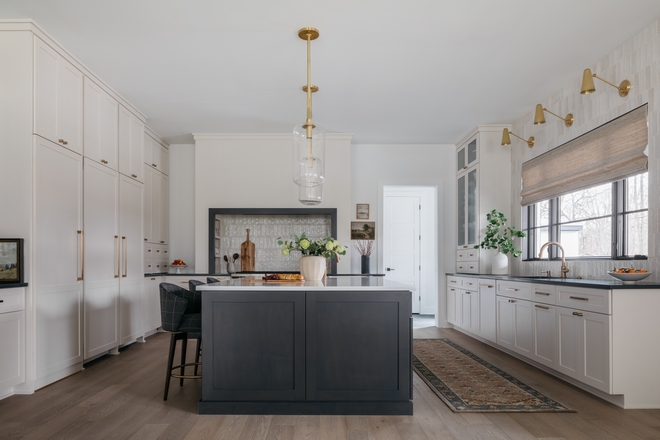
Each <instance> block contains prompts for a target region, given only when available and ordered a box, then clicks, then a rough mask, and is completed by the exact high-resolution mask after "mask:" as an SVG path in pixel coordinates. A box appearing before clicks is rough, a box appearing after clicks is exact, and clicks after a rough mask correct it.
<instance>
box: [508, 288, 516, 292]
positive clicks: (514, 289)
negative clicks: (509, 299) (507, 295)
mask: <svg viewBox="0 0 660 440" xmlns="http://www.w3.org/2000/svg"><path fill="white" fill-rule="evenodd" d="M506 290H513V291H514V292H517V291H518V289H516V288H513V287H507V288H506Z"/></svg>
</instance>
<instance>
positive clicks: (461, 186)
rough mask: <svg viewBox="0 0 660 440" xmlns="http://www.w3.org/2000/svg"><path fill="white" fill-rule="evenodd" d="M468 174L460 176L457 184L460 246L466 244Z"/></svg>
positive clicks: (458, 238)
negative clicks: (466, 182) (466, 186)
mask: <svg viewBox="0 0 660 440" xmlns="http://www.w3.org/2000/svg"><path fill="white" fill-rule="evenodd" d="M466 178H467V176H466V175H465V174H464V175H462V176H461V177H459V178H458V182H457V185H456V190H457V194H456V199H457V200H458V206H457V208H456V211H457V213H456V214H457V219H456V220H457V221H456V223H457V227H458V230H457V231H456V232H457V241H458V246H459V247H461V246H464V245H465V180H466Z"/></svg>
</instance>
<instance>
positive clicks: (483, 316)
mask: <svg viewBox="0 0 660 440" xmlns="http://www.w3.org/2000/svg"><path fill="white" fill-rule="evenodd" d="M479 334H480V335H481V336H483V337H484V338H486V339H488V340H489V341H491V342H496V341H497V297H496V294H495V284H488V283H484V284H481V283H479Z"/></svg>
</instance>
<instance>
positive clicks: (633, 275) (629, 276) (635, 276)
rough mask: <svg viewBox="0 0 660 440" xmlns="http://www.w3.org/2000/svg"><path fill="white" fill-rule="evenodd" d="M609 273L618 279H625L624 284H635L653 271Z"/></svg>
mask: <svg viewBox="0 0 660 440" xmlns="http://www.w3.org/2000/svg"><path fill="white" fill-rule="evenodd" d="M607 274H608V275H610V276H613V277H614V278H616V279H618V280H621V281H623V284H633V283H635V282H636V281H640V280H643V279H644V278H646V277H648V276H649V275H651V272H630V273H619V272H607Z"/></svg>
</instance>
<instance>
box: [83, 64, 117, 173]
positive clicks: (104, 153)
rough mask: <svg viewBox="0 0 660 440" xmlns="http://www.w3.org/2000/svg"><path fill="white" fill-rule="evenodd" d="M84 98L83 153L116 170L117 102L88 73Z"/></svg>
mask: <svg viewBox="0 0 660 440" xmlns="http://www.w3.org/2000/svg"><path fill="white" fill-rule="evenodd" d="M84 99H85V105H84V151H85V156H86V157H88V158H90V159H92V160H94V161H96V162H99V163H102V164H103V165H105V166H107V167H109V168H111V169H113V170H118V169H119V168H118V163H117V160H118V153H117V151H118V145H119V141H118V136H119V121H118V117H119V103H118V102H117V101H116V100H115V99H114V98H113V97H112V96H110V95H109V94H108V93H107V92H106V91H105V90H103V89H102V88H101V87H99V86H98V85H97V84H95V83H94V82H93V81H92V80H90V79H89V78H87V77H85V93H84Z"/></svg>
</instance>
